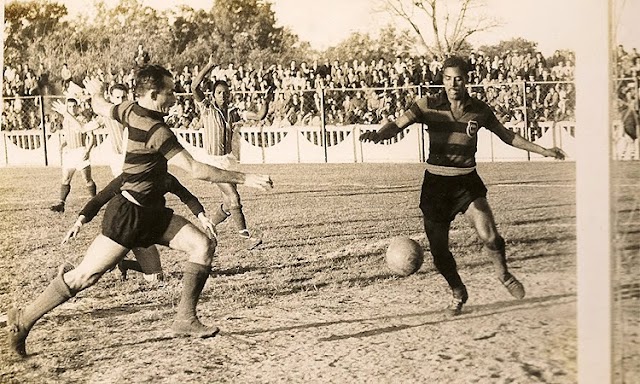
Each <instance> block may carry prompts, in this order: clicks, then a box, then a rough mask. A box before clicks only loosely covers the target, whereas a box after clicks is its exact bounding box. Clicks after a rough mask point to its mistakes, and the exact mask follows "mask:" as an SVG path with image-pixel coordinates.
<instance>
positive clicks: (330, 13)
mask: <svg viewBox="0 0 640 384" xmlns="http://www.w3.org/2000/svg"><path fill="white" fill-rule="evenodd" d="M57 1H59V2H62V3H64V4H65V5H67V8H69V10H70V11H71V12H79V11H80V12H82V10H83V8H85V7H87V3H90V2H89V1H85V0H57ZM108 1H111V0H107V2H108ZM143 1H144V3H145V4H146V5H149V6H152V7H154V8H157V9H166V8H173V7H174V6H176V5H179V4H187V5H189V6H191V7H193V8H196V9H209V8H210V7H211V5H212V4H213V3H212V0H143ZM270 1H271V3H272V4H273V6H272V9H273V11H274V12H275V14H276V21H277V24H278V25H279V26H286V27H289V28H290V29H291V30H292V31H293V32H294V33H296V34H297V35H298V36H299V37H300V39H301V40H303V41H309V42H310V43H311V46H312V47H313V48H316V49H326V48H327V47H330V46H333V45H336V44H338V43H339V42H340V41H342V40H343V39H345V38H347V37H348V36H349V35H350V34H351V33H352V32H363V33H371V34H372V35H374V36H375V33H376V31H377V29H378V28H380V27H382V26H384V25H386V24H388V23H390V22H391V23H394V24H395V25H396V26H397V27H398V28H406V27H407V24H405V23H404V22H403V21H401V20H398V19H393V18H391V17H390V16H389V15H388V14H387V13H385V12H384V11H381V10H380V7H379V6H377V5H376V3H377V0H270ZM447 1H451V0H447ZM483 1H484V2H485V4H486V7H485V9H484V11H485V12H486V14H487V15H490V16H491V17H495V18H496V19H498V20H499V21H500V22H501V24H502V25H501V26H500V27H497V28H494V29H492V30H491V31H489V32H484V33H481V34H476V35H472V37H471V38H470V42H471V44H472V45H474V46H480V45H484V44H487V45H492V44H497V43H499V42H500V41H502V40H509V39H511V38H515V37H522V38H524V39H526V40H530V41H534V42H537V43H538V48H539V50H540V51H542V52H543V54H545V55H551V54H552V53H553V52H554V51H555V50H557V49H572V50H575V47H576V45H577V44H578V42H579V39H585V38H588V36H585V34H584V33H581V32H580V31H578V28H577V27H576V26H577V23H578V20H579V17H580V14H581V7H583V6H584V3H585V2H584V1H581V0H517V1H514V0H483ZM602 1H605V0H602ZM615 4H616V6H615V7H614V8H616V10H615V13H616V14H617V17H619V21H618V23H617V25H618V27H617V28H615V31H616V35H617V39H616V40H617V41H618V42H619V43H621V44H623V45H624V46H625V47H630V48H631V47H636V48H638V49H640V26H638V25H637V22H636V20H634V19H633V15H639V14H640V1H638V0H615ZM85 11H86V8H85Z"/></svg>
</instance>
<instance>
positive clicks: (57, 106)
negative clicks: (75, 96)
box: [51, 100, 67, 115]
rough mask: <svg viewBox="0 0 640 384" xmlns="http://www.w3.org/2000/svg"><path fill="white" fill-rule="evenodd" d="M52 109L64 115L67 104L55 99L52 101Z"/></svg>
mask: <svg viewBox="0 0 640 384" xmlns="http://www.w3.org/2000/svg"><path fill="white" fill-rule="evenodd" d="M51 109H53V110H54V111H56V112H58V113H59V114H61V115H64V114H65V112H67V106H66V105H64V103H63V102H61V101H59V100H55V101H54V102H53V103H51Z"/></svg>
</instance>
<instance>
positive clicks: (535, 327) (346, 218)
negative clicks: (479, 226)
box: [0, 162, 640, 383]
mask: <svg viewBox="0 0 640 384" xmlns="http://www.w3.org/2000/svg"><path fill="white" fill-rule="evenodd" d="M633 164H634V163H629V164H625V167H621V168H620V170H619V171H616V172H617V173H616V177H617V179H616V180H619V181H620V182H619V183H618V184H620V188H616V191H617V194H616V198H617V199H618V201H620V202H621V203H620V206H621V207H623V211H624V212H623V213H622V214H623V215H625V216H624V217H623V216H622V215H621V216H619V217H618V218H619V219H620V220H623V219H624V221H625V223H626V224H627V225H626V226H625V228H626V229H625V230H626V232H624V233H622V234H621V235H620V236H623V238H622V241H621V242H620V243H619V244H621V252H624V257H623V259H624V260H623V261H624V263H626V264H625V265H626V266H627V270H629V271H630V270H632V269H633V268H632V267H630V266H633V265H634V260H635V261H637V254H638V252H637V251H638V244H639V243H640V241H637V238H638V233H639V226H638V222H639V221H640V220H638V218H637V216H635V217H634V215H637V210H638V197H637V195H636V194H637V192H636V191H637V183H638V182H637V180H638V179H637V178H636V176H637V175H638V173H640V172H639V168H640V167H638V166H637V164H636V165H633ZM574 166H575V164H574V163H571V162H566V163H565V162H544V163H535V162H534V163H500V164H481V165H480V166H479V172H480V175H481V176H482V177H483V179H484V181H485V183H486V184H487V186H488V188H489V201H490V203H491V204H492V207H493V210H494V214H495V216H496V220H497V222H498V226H499V229H500V231H501V234H502V235H503V236H504V237H505V239H506V241H507V253H508V257H509V260H510V266H511V268H512V271H513V273H514V274H516V275H517V276H518V277H519V278H520V279H521V280H522V281H523V283H524V284H525V286H526V288H527V297H526V298H525V299H523V300H520V301H516V300H513V299H512V298H511V296H509V294H508V293H507V291H506V290H505V289H504V288H502V287H501V286H500V285H499V283H498V282H497V281H496V280H495V278H494V277H493V270H492V268H491V265H490V262H489V261H488V260H485V259H484V258H483V257H482V255H481V252H480V250H481V245H480V244H479V242H478V240H477V238H476V236H475V233H474V231H473V230H472V229H471V228H470V227H469V225H468V224H467V223H466V222H465V221H464V220H463V218H461V217H460V218H458V219H457V220H456V221H455V222H454V223H453V225H452V231H451V244H452V251H453V253H454V254H455V255H456V259H457V262H458V265H459V267H460V271H461V275H462V277H463V279H464V280H465V283H466V284H467V287H468V288H469V293H470V299H469V302H468V303H467V306H466V307H465V311H464V313H463V314H462V315H461V316H459V317H456V318H454V319H450V318H448V317H447V316H446V315H445V313H444V312H443V311H442V309H443V308H444V307H445V305H446V304H447V302H448V301H449V297H450V293H449V292H448V289H447V287H446V284H445V282H444V279H442V277H440V276H439V275H438V274H437V273H436V272H435V271H434V268H433V266H432V263H431V261H430V254H429V253H428V248H427V246H426V241H425V237H424V233H423V230H422V224H421V213H420V211H419V209H418V207H417V203H418V197H419V193H420V189H419V188H420V183H421V180H422V173H423V169H424V166H423V165H422V164H340V165H337V164H336V165H251V166H249V165H243V166H241V169H242V170H245V171H252V172H259V173H269V174H270V175H272V178H273V180H274V183H275V188H274V190H273V191H271V192H266V193H263V192H256V191H253V190H250V189H246V188H242V187H241V193H242V195H243V200H244V201H243V203H244V206H245V212H246V214H247V219H248V222H249V223H250V226H252V227H255V228H257V229H259V230H261V231H262V232H263V235H264V238H265V242H264V244H263V245H261V246H260V247H259V248H258V249H257V250H254V251H246V250H243V249H242V248H241V246H240V244H239V243H237V241H236V238H235V237H234V236H233V232H234V230H233V228H232V225H231V223H223V224H222V225H220V226H219V241H220V244H219V247H218V249H217V252H216V254H217V260H216V263H215V269H214V272H213V274H212V278H211V279H209V281H208V283H207V286H206V287H205V289H204V292H203V295H202V298H201V301H200V306H199V314H200V317H201V319H202V320H203V322H205V323H209V324H216V325H218V326H219V327H220V328H221V333H220V335H218V336H217V337H215V338H211V339H204V340H192V339H188V338H173V337H172V336H171V334H170V333H169V332H168V331H167V329H168V327H169V325H170V324H171V321H172V317H173V315H174V313H175V306H176V304H177V301H178V299H179V292H180V278H181V269H182V268H181V266H182V263H183V262H184V261H185V260H186V258H185V256H184V255H183V254H180V253H178V252H174V251H171V250H169V249H167V248H163V247H160V248H161V249H160V252H161V255H162V262H163V266H164V269H165V275H166V276H167V280H166V281H165V283H164V284H163V285H161V286H157V285H154V284H152V283H147V282H146V281H145V280H144V279H142V278H141V277H140V276H139V275H136V274H135V273H132V274H130V275H131V276H130V278H129V280H127V281H125V282H120V281H119V279H118V274H117V273H115V272H114V273H108V274H106V275H105V276H104V277H103V278H102V279H101V280H100V281H99V282H98V284H97V285H96V286H94V287H92V288H90V289H88V290H86V291H84V292H81V293H79V294H78V295H77V296H76V297H75V298H74V299H72V300H70V301H69V302H67V303H65V304H63V305H62V306H60V307H58V308H56V309H55V310H53V311H52V312H51V313H49V314H48V315H46V316H45V317H44V318H43V319H41V320H40V322H38V323H37V324H36V326H35V327H34V329H33V331H32V332H31V335H30V336H29V338H28V342H27V351H28V352H29V354H30V357H29V358H27V359H25V360H22V361H18V360H16V359H14V358H13V357H12V356H10V355H9V354H8V351H7V345H6V341H5V339H4V336H3V338H2V341H1V342H0V382H3V383H4V382H7V383H31V382H34V383H39V382H50V383H58V382H90V383H104V382H107V383H112V382H113V383H115V382H134V383H143V382H154V383H178V382H180V383H182V382H193V383H199V382H205V381H207V382H216V383H224V382H238V383H264V382H303V381H304V382H322V383H327V382H335V383H344V382H357V383H365V382H366V383H386V382H388V383H400V382H403V383H410V382H423V383H445V382H446V383H474V382H475V383H528V382H532V383H533V382H548V383H573V382H575V381H576V377H577V368H576V350H575V348H576V345H577V342H576V319H575V316H576V308H575V306H576V288H575V287H576V276H575V273H576V251H575V250H576V237H575V234H576V228H575V219H576V218H575V172H574ZM174 171H175V175H176V176H178V178H179V179H181V180H182V181H184V182H185V185H186V186H187V187H188V188H189V189H190V190H192V191H193V192H194V193H195V194H196V195H197V196H198V197H200V199H201V201H202V203H203V204H204V206H205V207H206V208H207V209H209V210H211V209H213V207H214V206H215V205H216V204H218V203H219V200H220V197H219V192H218V191H217V189H216V188H215V187H213V186H211V185H209V184H207V183H203V182H199V181H193V180H189V179H188V178H187V177H186V176H185V175H184V174H183V173H182V172H181V171H179V170H174ZM59 172H60V170H59V169H58V168H48V169H45V168H26V169H25V168H4V169H0V212H1V215H2V217H3V220H1V221H0V233H1V234H2V236H1V240H0V241H1V242H2V247H1V251H0V252H1V254H0V313H5V312H6V309H7V308H8V307H9V306H10V305H11V304H12V303H14V302H15V303H24V302H26V301H29V300H31V299H33V298H34V297H35V296H36V295H37V294H38V293H40V292H41V291H42V289H43V288H44V286H45V284H47V283H48V282H49V281H50V280H51V278H52V277H53V276H54V275H55V273H56V269H57V267H58V265H60V264H61V263H62V262H63V261H64V260H68V261H70V262H72V263H78V262H79V260H80V259H81V258H82V256H83V252H84V250H85V249H86V248H87V246H88V244H89V243H90V241H91V240H93V238H94V237H95V235H96V234H97V233H98V231H99V227H100V221H101V218H102V215H99V216H98V217H97V218H96V219H95V220H94V221H93V222H91V223H90V224H88V225H85V226H84V227H83V229H82V232H81V233H80V235H79V238H78V239H76V240H75V241H74V242H72V243H71V244H67V245H60V241H61V239H62V237H63V236H64V234H65V233H66V231H67V229H68V228H69V227H70V226H71V225H72V224H73V222H74V221H75V218H76V214H77V212H78V211H79V209H80V208H81V207H82V205H83V204H84V202H85V201H86V200H87V198H88V195H87V192H86V191H85V190H84V188H83V185H82V184H83V183H82V181H81V177H79V176H77V178H76V179H74V182H73V184H72V191H71V194H70V196H69V200H68V204H67V212H66V213H65V214H63V215H60V214H55V213H52V212H50V211H49V210H48V207H49V205H51V204H52V203H54V202H55V199H56V198H57V196H58V193H59V192H58V191H59ZM94 174H95V178H96V181H97V183H98V186H99V187H102V186H104V185H106V183H107V182H108V181H109V179H110V172H109V170H108V169H107V168H105V167H98V168H96V169H95V170H94ZM629 185H631V186H632V187H629ZM633 186H635V189H634V187H633ZM618 192H619V193H618ZM168 202H169V205H170V206H171V207H172V208H174V209H175V211H176V212H177V213H179V214H182V215H183V216H185V217H189V218H191V219H192V220H193V221H194V223H195V222H197V220H195V218H193V217H191V216H190V213H188V210H187V208H186V207H184V206H181V205H180V202H179V201H178V200H177V199H176V198H175V197H173V196H170V197H169V198H168ZM634 204H635V205H634ZM398 235H404V236H410V237H412V238H414V239H416V240H418V241H419V242H420V243H421V244H422V245H423V246H424V247H425V251H426V254H425V263H424V265H423V266H422V268H421V269H420V271H419V272H418V273H416V274H414V275H412V276H409V277H406V278H399V277H394V276H392V275H391V274H390V272H389V271H388V270H387V269H386V267H385V264H384V251H385V249H386V245H387V244H388V242H389V240H390V239H391V238H392V237H394V236H398ZM636 265H637V264H636ZM622 280H624V283H625V284H627V285H626V288H625V289H626V291H625V292H626V296H624V300H625V303H630V305H627V306H624V308H626V309H625V311H624V312H622V311H619V313H620V314H621V316H620V319H621V321H623V325H624V327H623V328H624V329H630V330H632V331H633V332H636V333H635V336H634V337H635V338H634V337H631V338H629V337H627V338H626V339H625V340H627V341H625V348H622V349H621V350H622V351H625V352H624V354H623V355H621V356H620V359H621V362H622V363H624V366H625V367H627V366H629V367H630V366H632V365H633V362H636V361H637V356H638V353H637V352H638V351H637V350H634V349H633V348H634V345H635V346H636V347H637V341H638V340H639V338H638V335H637V330H638V329H637V324H638V322H637V320H629V319H636V318H637V316H635V315H637V305H632V304H633V303H634V300H637V296H638V295H636V294H634V292H636V291H634V289H637V288H634V285H633V284H634V283H635V280H632V279H631V278H630V277H628V276H626V275H625V277H624V278H621V281H622ZM636 304H637V303H636ZM622 314H624V316H623V315H622ZM634 330H635V331H634ZM628 340H631V341H628ZM629 343H630V344H629ZM634 343H635V344H634ZM627 344H628V345H627ZM629 351H631V352H629ZM629 367H627V368H629ZM629 369H630V370H628V372H627V373H624V374H622V376H625V375H635V374H636V373H637V364H635V368H634V369H635V371H634V370H633V369H631V368H629ZM636 377H637V376H636ZM629 382H631V381H629Z"/></svg>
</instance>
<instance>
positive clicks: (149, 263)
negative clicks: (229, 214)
mask: <svg viewBox="0 0 640 384" xmlns="http://www.w3.org/2000/svg"><path fill="white" fill-rule="evenodd" d="M123 183H124V177H123V175H122V174H120V175H118V177H116V178H115V179H113V180H111V182H110V183H109V184H107V186H106V187H104V188H103V189H102V190H101V191H100V192H98V194H97V195H96V196H95V197H94V198H92V199H91V200H89V202H87V204H85V206H84V207H83V208H82V210H81V211H80V213H79V214H78V219H77V220H76V222H75V223H74V224H73V226H72V227H71V229H69V231H68V232H67V234H66V235H65V237H64V238H63V239H62V244H65V243H67V242H68V241H69V240H71V239H73V238H75V237H76V236H78V232H80V228H81V227H82V226H83V225H84V224H86V223H88V222H90V221H91V220H93V218H94V217H95V216H96V215H97V214H98V212H99V211H100V209H101V208H102V207H103V206H104V205H105V204H107V203H108V202H109V200H111V199H112V198H114V197H115V196H117V195H118V194H119V193H120V192H122V190H121V189H122V184H123ZM161 185H162V188H163V190H164V191H165V193H172V194H174V195H176V196H178V198H179V199H180V201H182V202H183V203H184V204H185V205H186V206H187V207H189V210H190V211H191V212H192V213H193V215H194V216H196V217H197V218H198V220H200V224H201V225H202V227H203V228H204V230H205V232H206V233H207V235H208V236H209V237H216V227H215V225H214V224H213V223H212V222H211V220H210V219H209V218H208V217H207V215H206V213H205V210H204V207H203V206H202V204H201V203H200V200H198V198H197V197H195V196H194V195H193V194H192V193H191V192H189V190H188V189H187V188H186V187H185V186H184V185H182V184H180V181H178V179H176V177H175V176H173V175H172V174H170V173H167V176H166V178H165V180H164V182H162V183H161ZM153 248H154V249H155V246H154V247H153ZM143 249H149V248H143ZM156 255H158V254H157V253H156ZM140 256H141V255H140V254H136V260H122V261H120V262H119V263H118V269H119V270H120V272H121V278H122V280H126V278H127V271H128V270H134V271H138V272H142V273H145V274H146V275H149V273H150V271H152V270H153V269H154V268H155V267H156V265H157V266H161V264H160V257H159V256H160V255H158V260H157V262H156V260H155V259H152V260H149V258H148V257H145V255H142V257H140ZM160 273H161V272H160ZM145 279H146V280H149V279H148V278H146V277H145ZM160 280H162V279H161V278H160Z"/></svg>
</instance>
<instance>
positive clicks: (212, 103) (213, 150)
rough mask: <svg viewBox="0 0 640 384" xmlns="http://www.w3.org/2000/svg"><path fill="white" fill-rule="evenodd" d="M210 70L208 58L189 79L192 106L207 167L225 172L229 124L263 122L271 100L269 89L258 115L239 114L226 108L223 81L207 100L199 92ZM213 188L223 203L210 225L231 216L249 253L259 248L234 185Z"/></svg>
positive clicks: (259, 241) (228, 159) (230, 156)
mask: <svg viewBox="0 0 640 384" xmlns="http://www.w3.org/2000/svg"><path fill="white" fill-rule="evenodd" d="M214 66H215V64H214V62H213V58H212V57H209V62H208V63H207V65H205V66H204V68H202V70H201V71H200V72H199V73H198V74H197V75H196V77H195V78H194V79H193V85H192V87H191V88H192V90H193V97H194V100H195V104H196V105H197V107H198V110H199V111H200V119H201V122H202V124H203V125H204V146H205V149H206V151H207V154H208V155H211V156H212V158H213V161H212V162H211V163H210V164H211V165H214V166H216V167H220V168H223V169H228V168H229V167H230V166H231V165H232V164H233V163H235V162H236V161H237V160H236V159H235V157H234V156H233V154H232V152H231V149H232V148H231V142H232V139H233V124H234V123H237V122H238V121H240V120H262V119H264V118H265V117H266V116H267V113H268V111H269V103H270V101H271V100H272V99H273V92H272V91H273V88H270V90H269V91H268V92H267V97H266V99H265V102H264V103H263V104H262V107H261V108H260V111H258V113H255V112H251V111H244V112H243V113H242V114H241V113H240V112H239V111H238V109H237V108H236V107H233V106H230V105H229V85H228V84H227V83H226V82H225V81H223V80H217V81H215V82H214V84H213V99H207V98H206V96H205V94H204V93H203V92H202V90H201V89H200V84H201V83H202V81H203V79H204V77H205V76H206V75H207V73H209V72H210V71H211V70H212V69H213V67H214ZM217 185H218V187H219V188H220V191H221V192H222V201H223V203H222V204H221V205H220V206H219V207H218V208H217V210H216V211H215V212H214V213H213V215H212V217H211V220H213V223H214V224H215V225H218V224H220V223H222V222H223V221H225V220H226V219H227V218H228V217H229V216H231V219H232V220H233V222H234V224H235V226H236V228H237V230H238V234H239V235H240V237H241V238H242V239H244V241H245V245H246V248H247V249H249V250H251V249H254V248H255V247H257V246H258V245H260V244H262V238H261V237H260V236H258V235H257V234H256V233H255V232H254V233H251V232H249V229H247V221H246V218H245V216H244V212H243V210H242V203H241V201H240V194H239V193H238V188H237V187H236V185H234V184H228V183H218V184H217Z"/></svg>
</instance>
